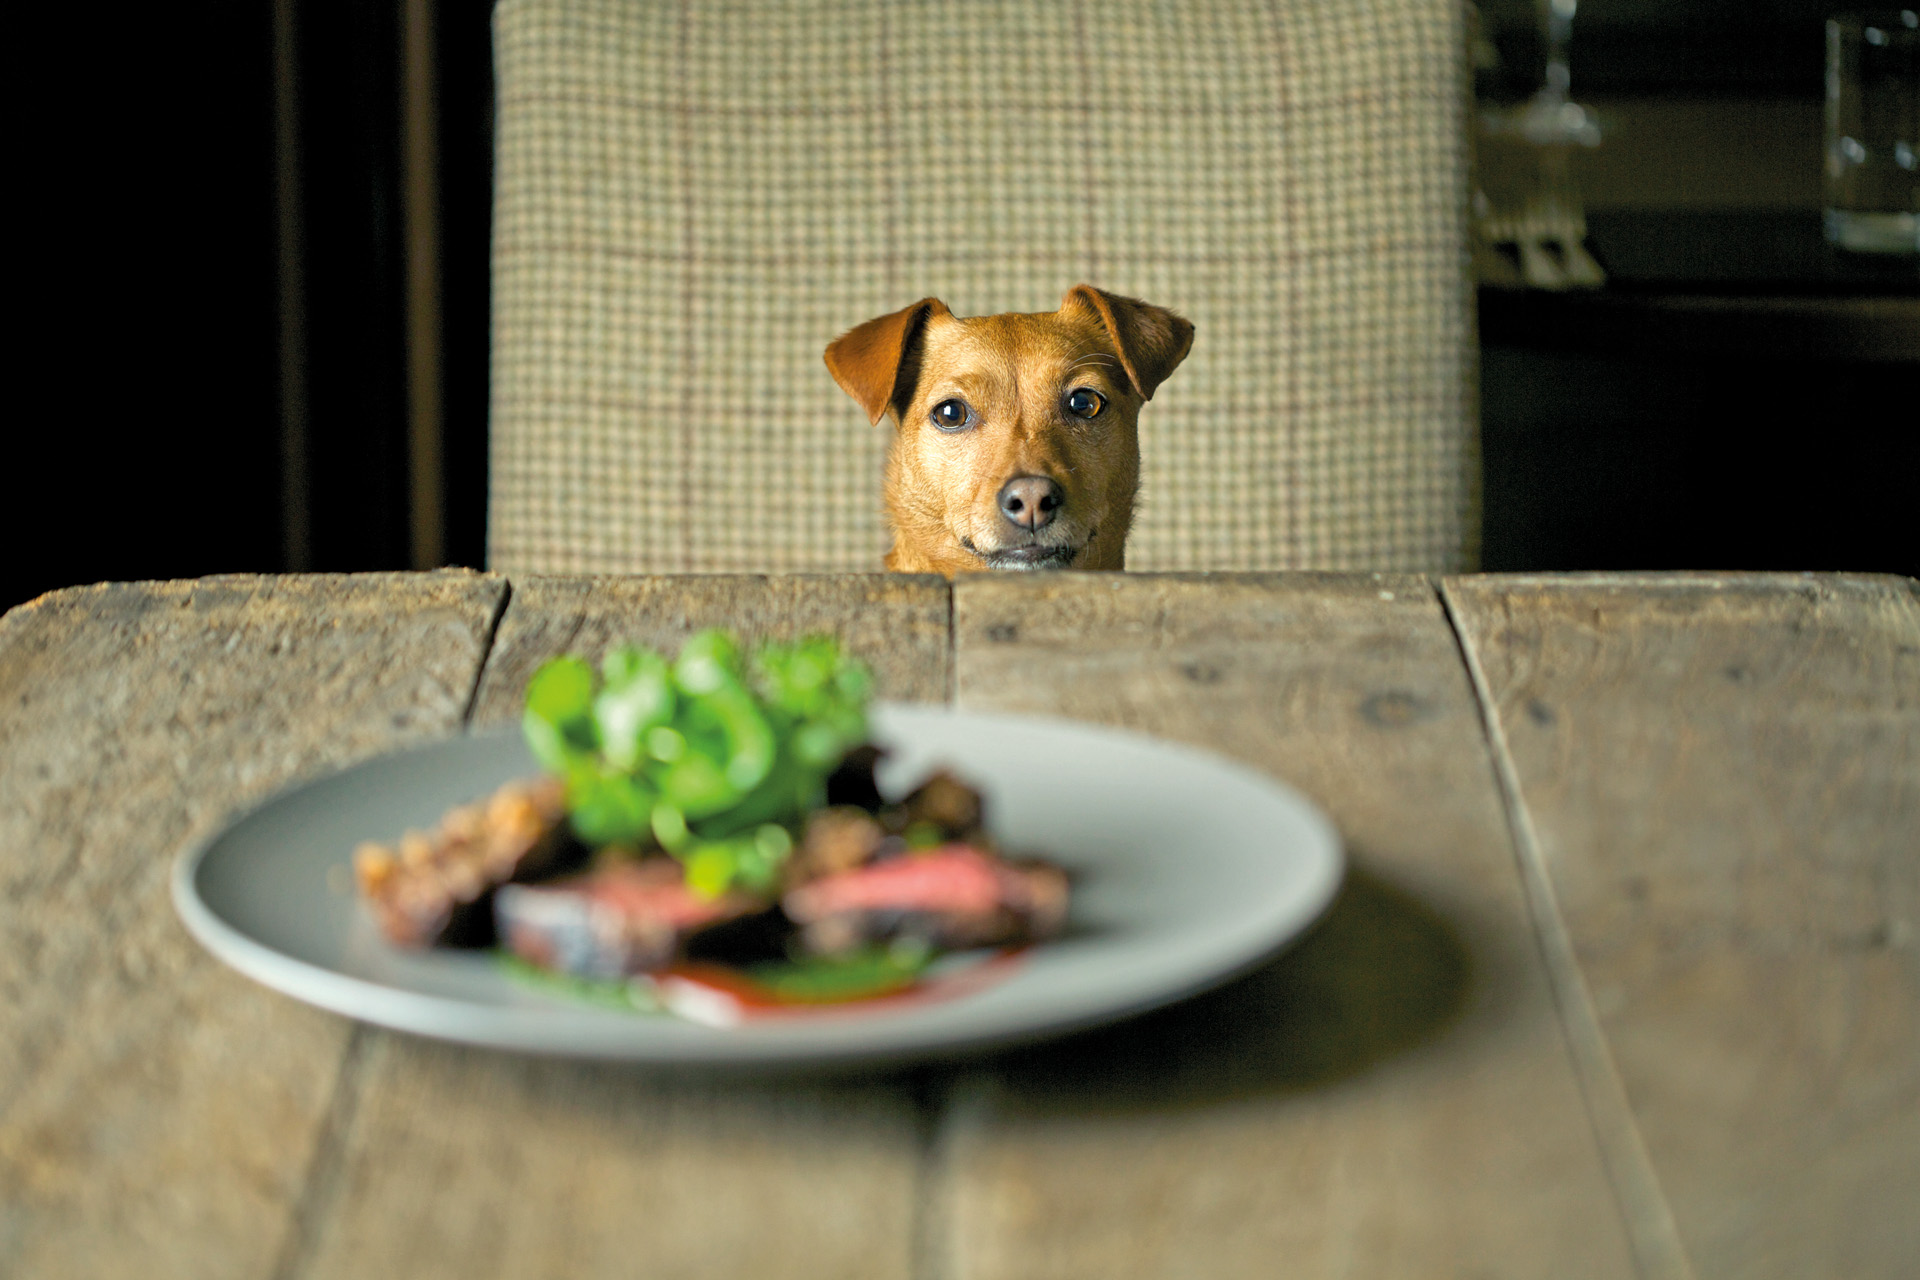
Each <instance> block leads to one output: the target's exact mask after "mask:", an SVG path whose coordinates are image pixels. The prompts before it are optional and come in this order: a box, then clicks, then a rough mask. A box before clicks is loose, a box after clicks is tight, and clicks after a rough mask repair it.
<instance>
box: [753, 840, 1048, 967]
mask: <svg viewBox="0 0 1920 1280" xmlns="http://www.w3.org/2000/svg"><path fill="white" fill-rule="evenodd" d="M1067 896H1068V888H1067V878H1066V875H1065V873H1064V872H1062V871H1061V870H1060V869H1059V868H1058V867H1052V866H1047V865H1044V864H1025V865H1023V864H1020V863H1011V862H1006V861H1003V860H1001V859H1000V858H997V857H995V856H994V855H992V854H990V853H986V852H983V851H982V850H979V849H976V848H974V847H973V846H971V845H966V844H948V845H942V846H941V847H939V848H937V849H933V850H930V851H928V852H926V853H910V854H903V855H901V856H899V857H895V858H888V859H884V860H882V861H879V862H873V863H869V864H867V865H866V866H863V867H858V868H855V869H854V870H851V871H842V872H838V873H836V874H833V875H828V876H823V877H821V878H819V879H817V880H812V881H809V882H807V883H805V884H802V885H798V886H796V887H794V888H792V889H789V890H788V891H787V893H786V896H785V897H784V898H782V899H781V904H780V905H781V907H782V909H783V910H785V912H786V914H787V916H788V918H789V919H791V920H792V921H793V922H794V923H795V924H797V925H799V926H800V927H801V937H802V941H803V942H804V944H805V945H806V947H807V949H808V950H810V951H814V952H818V953H829V954H830V953H836V952H843V951H846V950H849V949H851V948H853V947H857V946H859V945H861V944H862V943H864V942H875V941H881V940H884V939H886V938H888V937H892V936H919V937H921V938H923V939H924V940H926V941H928V942H930V943H932V944H934V945H936V946H943V947H969V946H989V945H994V946H998V945H1010V944H1016V943H1024V942H1034V941H1038V940H1040V939H1042V938H1046V937H1050V936H1052V935H1053V934H1055V933H1057V932H1058V931H1059V929H1060V928H1061V926H1062V925H1063V924H1064V923H1065V920H1066V912H1067Z"/></svg>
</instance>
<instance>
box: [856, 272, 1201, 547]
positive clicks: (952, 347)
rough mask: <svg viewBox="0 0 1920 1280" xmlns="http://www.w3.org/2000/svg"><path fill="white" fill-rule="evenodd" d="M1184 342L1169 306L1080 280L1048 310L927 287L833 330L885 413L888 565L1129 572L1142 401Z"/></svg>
mask: <svg viewBox="0 0 1920 1280" xmlns="http://www.w3.org/2000/svg"><path fill="white" fill-rule="evenodd" d="M1192 345H1193V326H1192V325H1191V324H1188V323H1187V322H1186V321H1185V320H1183V319H1181V318H1180V317H1179V316H1177V315H1175V314H1173V312H1171V311H1168V310H1167V309H1166V308H1164V307H1156V306H1153V305H1152V304H1150V303H1145V302H1141V301H1138V300H1137V299H1134V298H1122V297H1119V296H1118V295H1115V294H1110V293H1103V292H1101V291H1100V290H1098V289H1095V288H1093V287H1092V286H1091V285H1084V284H1080V285H1075V286H1074V287H1073V288H1071V289H1069V290H1068V291H1067V296H1066V298H1065V299H1063V300H1062V302H1061V304H1060V309H1059V310H1058V311H1055V312H1052V313H1047V312H1040V313H1037V314H1032V315H1019V314H1015V315H999V316H975V317H971V318H967V319H962V318H960V317H958V316H956V315H954V314H953V313H952V312H951V311H948V310H947V308H946V305H945V304H944V303H942V302H941V301H940V300H939V299H938V298H923V299H921V300H920V301H919V302H916V303H914V304H913V305H912V306H910V307H908V308H906V309H905V310H904V311H896V312H894V313H893V314H892V315H886V316H881V317H879V318H878V319H876V320H869V321H867V322H866V323H865V324H863V325H860V326H859V327H858V328H856V329H853V330H852V331H851V332H849V333H846V334H844V335H843V336H841V337H840V338H837V339H835V340H834V342H833V343H832V344H831V345H830V346H828V348H827V368H828V369H829V370H830V371H831V372H832V374H833V379H834V381H835V382H838V383H839V384H840V387H841V389H842V390H843V391H845V392H846V393H847V394H848V395H850V396H852V397H853V398H854V399H855V400H856V401H858V402H859V404H860V407H861V408H862V409H864V410H866V413H867V417H868V418H869V419H870V420H871V421H873V422H874V423H876V424H877V423H878V422H879V421H880V419H881V418H882V417H884V416H886V415H887V414H889V413H891V414H892V415H893V420H894V427H895V430H894V437H893V444H892V447H891V448H890V449H889V450H888V451H887V469H886V510H887V519H888V522H889V523H890V524H891V525H892V526H893V550H891V551H889V552H888V553H887V559H886V564H887V568H889V569H894V570H897V571H899V572H902V573H944V574H946V575H948V576H949V577H951V576H952V575H953V574H956V573H966V572H969V571H971V570H976V569H1065V568H1069V567H1071V568H1075V569H1120V568H1124V567H1125V565H1126V544H1127V530H1128V528H1129V527H1130V526H1131V525H1132V523H1133V504H1134V495H1135V492H1136V491H1137V489H1138V488H1139V483H1140V439H1139V436H1138V434H1137V432H1136V424H1137V422H1138V418H1139V414H1140V406H1141V405H1143V404H1145V403H1146V402H1147V401H1148V400H1150V399H1151V398H1152V397H1153V391H1154V388H1155V387H1158V386H1159V385H1160V384H1161V382H1163V381H1165V379H1166V377H1167V375H1168V374H1170V373H1172V372H1173V371H1174V368H1175V367H1176V366H1177V365H1178V364H1179V363H1180V362H1181V361H1182V360H1184V359H1185V358H1186V355H1187V351H1188V349H1189V348H1190V347H1191V346H1192Z"/></svg>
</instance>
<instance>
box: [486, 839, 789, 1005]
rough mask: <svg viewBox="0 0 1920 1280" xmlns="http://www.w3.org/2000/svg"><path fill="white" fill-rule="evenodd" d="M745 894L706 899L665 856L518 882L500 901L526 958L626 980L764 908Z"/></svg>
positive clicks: (507, 929)
mask: <svg viewBox="0 0 1920 1280" xmlns="http://www.w3.org/2000/svg"><path fill="white" fill-rule="evenodd" d="M767 906H768V903H767V901H766V899H764V898H760V897H756V896H754V895H752V894H746V893H729V894H724V895H722V896H721V897H718V898H708V897H703V896H701V895H700V894H698V893H695V892H694V891H693V890H692V889H691V888H689V887H688V886H687V883H686V878H685V875H684V873H683V872H682V869H681V866H680V864H679V863H678V862H676V861H674V860H673V859H672V858H669V857H665V856H661V857H653V858H645V859H642V860H641V861H639V862H629V863H617V864H615V865H613V866H609V867H606V868H603V869H599V870H596V871H592V872H589V873H588V874H586V875H580V876H573V877H570V878H568V879H565V880H554V881H550V882H548V883H546V884H537V885H531V884H516V885H508V886H506V887H505V888H503V889H501V890H500V892H499V893H498V894H497V895H496V896H495V899H494V913H495V915H496V916H497V917H498V919H499V922H500V936H501V940H502V941H503V942H504V943H505V944H506V946H507V948H508V949H509V950H510V951H512V952H513V953H514V954H515V955H517V956H519V957H520V958H521V959H523V960H526V961H527V962H529V963H530V964H535V965H538V966H540V967H541V968H543V969H551V970H553V971H554V972H557V973H571V974H576V975H578V976H580V977H584V978H620V977H625V976H627V975H628V974H635V973H646V972H650V971H652V970H655V969H660V968H663V967H665V966H666V965H669V964H671V963H672V962H673V961H674V960H676V959H677V958H679V956H680V954H681V951H682V949H683V948H684V946H685V944H686V943H687V941H688V939H690V938H691V937H693V936H694V935H695V934H697V933H699V932H700V931H701V930H703V929H706V928H709V927H710V926H713V925H717V924H721V923H723V922H725V921H729V920H734V919H738V918H739V917H742V916H745V915H748V914H751V913H753V912H758V911H763V910H765V909H766V907H767Z"/></svg>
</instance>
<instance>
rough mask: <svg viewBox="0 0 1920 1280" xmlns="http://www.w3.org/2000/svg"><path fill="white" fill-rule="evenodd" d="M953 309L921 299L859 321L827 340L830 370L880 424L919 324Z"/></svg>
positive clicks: (898, 388) (843, 387)
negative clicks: (882, 314) (830, 340)
mask: <svg viewBox="0 0 1920 1280" xmlns="http://www.w3.org/2000/svg"><path fill="white" fill-rule="evenodd" d="M952 314H953V313H952V312H951V311H948V310H947V304H946V303H944V302H942V301H940V299H938V298H922V299H920V301H918V302H916V303H914V304H913V305H912V306H910V307H907V308H905V309H904V310H901V311H896V312H894V313H893V314H892V315H885V316H880V317H878V318H876V319H873V320H869V321H867V322H866V323H865V324H862V325H855V326H854V327H853V328H852V329H849V330H848V331H847V332H845V333H843V334H841V335H840V336H839V337H837V338H835V339H834V340H833V341H832V342H830V343H828V344H827V372H829V373H831V374H832V375H833V380H834V381H835V382H837V383H839V384H840V389H841V390H842V391H844V392H846V393H847V394H848V395H850V396H852V397H853V398H854V399H855V400H856V401H858V402H859V405H860V407H861V408H862V409H864V410H866V413H867V420H868V421H869V422H871V423H873V424H874V425H875V426H878V425H879V423H880V419H881V418H882V417H883V416H885V414H886V412H887V406H888V405H891V404H892V403H893V401H894V397H895V395H896V393H898V392H900V391H901V387H900V385H899V384H900V381H901V372H902V366H903V364H904V363H905V359H906V356H907V348H908V346H909V345H910V344H911V343H912V342H913V339H914V337H915V335H917V334H918V333H919V332H920V327H921V326H922V325H924V324H925V323H926V322H927V317H928V316H933V315H941V316H947V315H952ZM905 390H907V391H909V392H911V391H912V388H911V387H908V388H905Z"/></svg>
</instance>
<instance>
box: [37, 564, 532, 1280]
mask: <svg viewBox="0 0 1920 1280" xmlns="http://www.w3.org/2000/svg"><path fill="white" fill-rule="evenodd" d="M504 587H505V584H504V582H503V580H501V579H499V578H495V577H490V576H484V575H477V574H469V573H437V574H431V575H418V576H414V575H405V576H403V575H365V576H354V577H339V576H316V577H299V578H259V577H233V578H210V579H201V580H198V581H191V582H168V583H143V584H108V585H103V586H98V587H87V588H79V589H74V590H68V591H60V592H55V593H53V594H51V595H48V596H45V597H42V598H41V599H40V600H38V601H35V602H33V603H31V604H28V605H24V606H22V607H20V608H18V609H15V610H13V611H12V612H10V613H8V614H7V615H6V617H5V618H4V619H0V937H4V938H5V939H6V945H5V946H4V947H0V1026H4V1028H5V1031H4V1034H0V1271H4V1272H6V1273H7V1274H9V1275H17V1276H116V1275H178V1276H194V1277H227V1276H234V1277H259V1276H264V1275H267V1274H269V1273H270V1272H271V1271H272V1270H273V1268H274V1265H275V1261H276V1259H277V1258H278V1257H279V1255H280V1253H281V1251H282V1250H283V1248H284V1247H285V1245H286V1243H287V1238H288V1234H289V1230H290V1224H291V1223H292V1222H294V1221H295V1220H296V1219H297V1217H298V1216H299V1211H300V1210H299V1206H300V1199H301V1196H302V1192H303V1188H304V1186H305V1182H306V1178H307V1173H308V1168H309V1165H310V1163H311V1162H312V1160H313V1158H314V1153H315V1150H316V1143H317V1139H318V1135H319V1134H320V1133H321V1131H322V1130H323V1128H324V1122H325V1117H326V1115H327V1112H328V1109H329V1106H330V1099H331V1097H332V1095H333V1092H334V1089H335V1082H336V1073H337V1070H338V1066H339V1063H340V1061H341V1057H342V1050H343V1046H344V1045H345V1044H346V1043H347V1042H348V1039H349V1036H350V1035H351V1031H350V1024H348V1023H347V1022H346V1021H344V1020H342V1019H339V1018H335V1017H332V1016H330V1015H326V1014H322V1013H319V1012H317V1011H314V1010H311V1009H308V1008H307V1007H306V1006H304V1005H300V1004H297V1003H295V1002H293V1001H291V1000H287V999H285V998H283V997H280V996H278V995H274V994H272V993H270V992H268V991H266V990H265V989H263V988H260V987H257V986H255V985H254V984H252V983H250V982H248V981H247V980H245V979H243V978H241V977H239V976H238V975H236V974H234V973H232V972H231V971H229V970H228V969H226V968H225V967H224V966H222V965H220V964H219V963H218V962H216V961H214V960H213V959H212V958H211V957H209V956H208V955H207V954H206V953H205V952H203V951H202V950H201V949H200V947H199V946H198V945H197V944H196V943H194V942H193V941H192V939H191V938H190V937H189V936H188V935H187V933H186V931H185V930H184V929H183V928H182V927H181V926H180V925H179V923H178V922H177V920H176V919H175V917H174V913H173V909H172V906H171V904H170V902H169V900H168V891H167V884H168V873H169V870H170V865H171V862H172V857H173V854H174V853H175V852H176V851H177V850H178V849H180V848H182V847H184V846H185V845H186V844H188V843H189V842H191V841H193V840H196V839H198V838H200V837H202V836H204V835H206V834H209V833H211V831H212V830H213V829H214V828H215V827H216V826H217V825H218V824H219V822H220V821H221V820H222V819H223V818H225V817H226V816H227V815H229V814H230V813H232V812H233V811H235V810H236V809H239V808H242V807H244V806H245V805H247V804H249V803H250V802H252V801H255V800H258V799H260V798H261V797H263V796H264V795H265V794H267V793H268V792H270V791H272V790H273V789H275V788H277V787H280V786H282V785H284V784H286V783H289V782H291V781H293V780H295V779H297V778H300V777H304V776H308V775H311V774H314V773H316V772H319V771H322V770H324V769H327V768H329V767H334V766H340V765H344V764H346V763H348V762H350V761H352V760H355V759H359V758H362V757H365V756H368V755H371V754H374V753H377V752H379V751H381V750H385V749H388V748H392V747H397V746H400V745H402V744H406V743H411V742H417V741H420V740H422V739H428V738H432V737H436V736H440V735H443V734H446V733H448V732H449V731H452V730H454V729H456V728H457V727H458V725H459V723H460V718H461V715H462V713H463V711H464V709H465V707H466V705H467V702H468V699H469V697H470V695H471V693H472V691H473V688H474V684H475V680H476V678H477V676H478V674H479V668H480V662H481V658H482V655H483V653H484V651H485V647H486V642H487V637H488V634H489V630H490V628H491V625H492V622H493V619H494V614H495V608H496V606H497V604H498V603H499V601H500V600H501V598H502V595H503V592H504Z"/></svg>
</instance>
